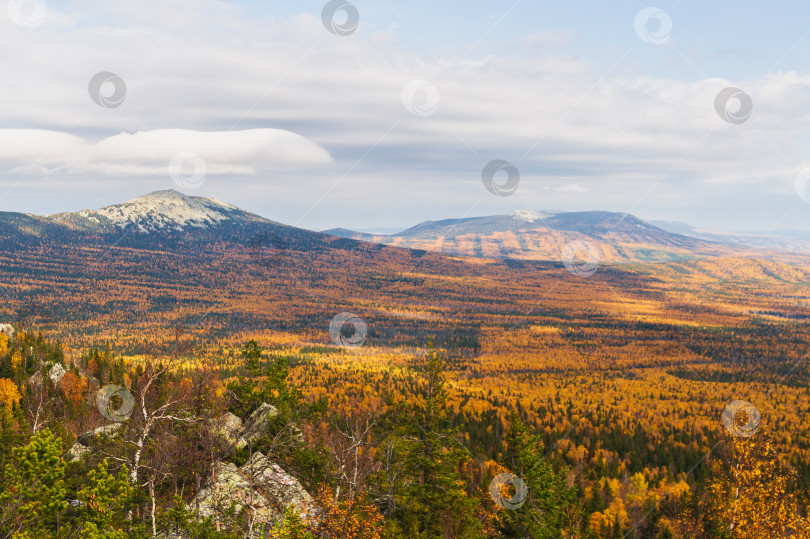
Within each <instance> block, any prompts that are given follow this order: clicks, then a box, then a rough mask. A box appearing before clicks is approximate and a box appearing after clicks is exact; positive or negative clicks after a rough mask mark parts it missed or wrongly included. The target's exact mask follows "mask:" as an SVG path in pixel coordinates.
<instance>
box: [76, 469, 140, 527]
mask: <svg viewBox="0 0 810 539" xmlns="http://www.w3.org/2000/svg"><path fill="white" fill-rule="evenodd" d="M128 473H129V471H128V470H127V467H126V466H123V467H122V468H121V470H120V471H119V472H118V476H117V477H116V476H114V475H110V474H109V473H108V471H107V461H106V460H104V461H102V462H101V463H100V464H99V465H98V468H97V469H95V470H91V471H90V473H88V474H87V479H88V484H87V485H85V486H84V488H82V489H81V490H80V491H79V493H78V497H79V501H81V502H82V511H81V520H82V529H81V534H80V537H81V538H82V539H95V538H96V537H109V538H112V539H124V538H126V537H127V535H128V534H127V533H126V531H125V528H126V525H127V521H126V509H127V505H128V503H129V501H130V499H131V498H132V494H133V492H134V488H133V487H132V486H131V485H130V483H129V481H128V480H127V474H128Z"/></svg>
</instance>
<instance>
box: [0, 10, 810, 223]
mask: <svg viewBox="0 0 810 539" xmlns="http://www.w3.org/2000/svg"><path fill="white" fill-rule="evenodd" d="M80 5H82V6H83V9H82V10H78V11H76V12H71V13H69V14H54V17H53V18H52V19H49V20H51V21H52V23H48V22H47V21H46V23H45V24H44V25H43V26H42V27H41V28H39V29H33V30H26V29H21V28H18V27H16V26H14V25H13V24H11V23H9V22H8V21H5V22H0V34H2V33H5V38H4V39H5V40H6V41H14V43H15V45H16V47H15V53H14V54H7V55H2V56H0V69H2V71H3V72H4V73H13V74H15V75H14V76H10V77H7V78H6V79H5V80H4V84H3V88H2V90H0V92H2V94H0V95H2V97H3V99H0V125H3V126H8V127H11V126H19V127H23V126H25V127H34V128H38V129H37V130H33V131H32V130H0V161H2V162H3V163H7V164H8V169H10V170H14V171H15V172H20V171H26V172H29V173H30V174H31V175H32V176H38V175H42V174H46V173H49V174H51V178H49V185H51V186H52V185H54V184H55V182H54V179H55V178H58V177H60V175H65V182H64V183H65V186H66V187H65V189H66V191H67V190H69V189H70V188H71V187H70V186H71V185H72V183H71V180H72V178H71V177H69V176H76V175H83V178H82V180H83V181H85V182H89V181H92V180H93V178H88V177H86V176H87V175H93V174H95V175H97V177H95V181H97V183H98V185H104V186H105V188H106V189H108V190H112V189H115V186H114V185H111V184H110V183H109V182H106V183H105V176H107V175H115V176H117V175H124V176H128V175H162V176H165V169H166V164H167V163H168V162H169V160H170V159H171V157H172V156H173V155H174V154H175V153H177V152H181V151H188V152H192V153H196V154H198V155H200V156H201V157H202V158H203V159H204V160H205V161H206V163H207V165H208V171H209V174H213V175H216V174H220V175H227V174H232V175H238V176H240V177H242V179H241V180H240V182H244V183H240V185H241V186H243V187H244V189H242V190H241V191H239V192H236V191H234V192H233V193H212V194H214V195H217V196H218V197H219V198H222V199H225V200H227V201H228V202H234V203H247V204H259V202H258V201H265V203H266V204H268V205H270V204H274V205H271V206H269V207H267V208H266V209H265V210H263V211H262V213H264V214H266V215H268V216H269V217H272V218H277V219H278V220H284V221H286V222H297V220H298V218H299V217H300V216H301V215H302V214H304V213H305V212H308V211H309V210H310V208H311V207H313V205H314V204H320V205H321V206H319V207H323V208H324V211H322V212H321V211H318V212H311V213H309V214H308V215H310V216H313V217H314V216H317V218H319V219H322V221H308V222H305V223H303V224H305V225H308V226H311V227H313V228H328V227H330V226H335V225H340V224H344V225H351V224H352V223H350V222H345V221H341V220H342V219H344V218H345V217H346V216H349V217H352V218H357V219H361V218H362V217H363V215H375V214H373V213H372V212H373V211H378V212H380V213H381V214H383V215H391V216H396V217H399V219H400V220H399V222H402V223H403V224H407V222H408V221H415V220H418V219H421V218H428V217H430V218H440V217H452V216H455V215H458V214H463V213H464V212H465V211H467V210H468V208H471V207H473V206H474V205H476V204H478V206H476V209H475V212H476V213H489V212H493V211H495V210H498V211H500V210H501V209H506V208H502V207H501V205H503V204H510V205H511V209H515V208H516V207H517V208H520V209H523V208H525V207H529V208H532V209H545V208H555V207H560V206H561V205H565V208H566V209H616V210H620V211H624V210H629V209H630V208H631V207H634V206H635V205H636V204H637V203H638V201H640V200H643V201H645V203H649V204H652V205H657V206H650V207H651V208H652V207H655V208H659V209H660V208H667V207H670V208H672V207H675V209H676V212H677V209H678V208H680V207H687V206H689V205H690V204H694V203H695V201H700V202H701V203H702V204H704V205H705V207H708V208H710V209H711V207H712V204H718V203H723V201H724V200H726V199H731V198H733V197H731V196H726V197H724V196H723V195H724V194H728V193H730V192H733V191H734V190H735V189H740V187H742V186H745V187H746V189H757V188H758V189H763V190H764V191H763V192H766V193H767V195H768V197H770V198H768V199H767V200H768V201H769V202H771V203H774V204H775V203H781V202H779V201H781V200H783V199H782V198H780V197H786V198H785V199H784V200H787V201H792V200H793V199H791V198H789V197H791V196H793V195H792V192H793V187H792V185H793V183H792V182H793V178H794V177H795V174H796V172H797V171H798V170H801V169H802V168H804V167H805V166H806V160H807V157H806V154H805V153H804V147H805V146H806V142H807V140H808V138H810V114H808V111H810V91H808V90H810V76H807V75H805V74H799V73H795V72H785V73H771V74H765V75H763V76H762V77H761V78H759V79H756V80H748V81H728V80H723V79H717V78H708V79H703V80H696V81H680V80H668V79H664V78H654V77H650V76H647V75H645V74H644V73H640V72H637V71H633V70H632V66H633V65H634V58H633V56H632V54H631V55H630V56H629V57H627V58H625V59H623V60H622V61H619V60H620V58H621V51H620V52H619V53H618V54H617V56H616V58H615V59H611V61H610V62H609V64H612V63H613V61H614V60H615V61H616V62H618V63H617V65H616V66H615V67H614V68H613V69H612V70H611V71H609V72H607V73H606V68H603V67H599V66H596V65H594V64H592V63H591V62H589V61H588V60H587V59H584V58H583V57H581V56H580V57H575V56H567V55H562V54H557V53H555V47H556V46H557V45H559V44H565V43H570V42H571V41H573V40H574V39H575V36H574V35H573V34H569V33H567V32H547V33H542V34H541V33H538V34H534V35H527V36H525V37H523V38H520V37H519V36H518V37H514V36H512V37H511V38H510V39H508V40H501V41H499V42H496V41H492V42H483V43H481V44H480V45H479V46H478V47H477V48H476V49H475V50H474V51H473V52H472V53H470V54H467V53H468V52H470V48H469V45H468V44H465V45H464V46H459V48H458V50H442V51H441V53H437V52H436V51H427V52H421V53H416V52H414V51H410V50H407V49H405V48H404V47H403V46H402V45H401V43H400V41H399V39H398V38H397V36H396V34H394V33H393V32H390V31H374V29H372V30H368V29H365V27H361V29H360V30H359V31H358V32H357V33H356V34H354V35H352V36H350V37H347V38H341V37H337V36H334V35H332V34H330V33H328V32H327V31H326V30H325V29H324V28H323V26H322V25H321V21H320V19H319V16H318V15H319V14H318V13H316V12H314V11H313V13H309V14H303V15H301V16H298V17H294V18H292V19H290V20H286V21H281V20H275V19H269V18H251V17H249V16H247V15H245V14H244V13H243V12H242V10H241V9H239V8H237V7H234V6H232V5H229V4H227V3H223V2H216V1H212V0H205V1H203V2H201V3H199V4H196V3H195V2H194V1H193V0H143V1H142V2H139V3H138V4H137V6H135V4H132V5H130V4H127V3H115V2H113V3H99V2H95V1H91V0H83V1H82V2H80ZM133 6H135V7H133ZM99 10H100V11H99ZM99 21H102V22H99ZM629 22H632V21H629ZM628 32H631V33H632V25H631V24H629V26H628ZM662 54H663V53H662ZM677 58H678V57H677V56H676V59H677ZM99 71H111V72H114V73H116V74H118V75H120V76H121V77H122V78H123V79H124V80H125V81H126V84H127V96H126V99H125V101H124V103H123V104H122V105H121V106H120V107H119V108H116V109H103V108H101V107H99V106H97V105H96V104H95V103H94V102H93V101H92V100H91V99H90V97H89V95H88V92H87V84H88V81H89V80H90V78H91V77H92V76H93V75H94V74H95V73H97V72H99ZM413 79H424V80H427V81H429V82H431V83H432V84H434V85H435V86H436V88H438V90H439V92H440V96H441V99H440V105H439V108H438V110H437V112H436V114H434V115H432V116H430V117H427V118H422V117H415V116H413V115H411V114H409V113H408V111H406V110H405V108H404V107H403V106H402V102H401V92H402V89H403V88H404V87H405V85H406V84H407V83H408V82H409V81H411V80H413ZM732 85H733V86H739V87H741V88H743V89H744V90H745V91H746V92H748V93H749V94H750V95H751V96H752V98H753V100H754V113H753V115H752V117H751V119H750V120H749V121H748V122H746V123H745V124H743V125H729V124H726V123H724V122H723V121H722V120H721V119H720V118H719V117H718V115H717V114H716V113H715V111H714V98H715V95H716V94H717V92H718V91H720V90H721V89H722V88H724V87H726V86H732ZM248 128H257V129H255V130H254V129H248ZM230 130H244V131H234V132H233V133H227V132H228V131H230ZM122 131H124V133H121V132H122ZM68 132H71V133H78V135H68V134H66V133H68ZM116 133H121V134H116ZM294 133H299V134H300V135H296V134H294ZM103 137H108V138H103ZM99 138H102V140H99V141H98V142H93V141H94V140H98V139H99ZM43 154H45V155H43ZM330 155H331V156H334V161H332V160H331V158H330ZM495 158H500V159H506V160H509V161H511V162H513V163H514V164H515V165H516V166H518V168H519V169H520V170H521V173H522V176H523V177H524V181H523V183H522V184H521V187H520V189H519V190H518V192H517V193H516V194H515V196H513V197H510V198H509V199H507V200H496V199H494V197H490V196H489V195H488V193H487V192H486V191H485V190H484V189H483V187H482V186H481V182H480V171H481V169H482V168H483V166H484V165H485V164H486V163H487V162H489V161H490V160H491V159H495ZM294 165H301V167H302V170H300V171H299V170H295V169H293V168H291V167H293V166H294ZM309 165H317V166H318V167H320V168H317V167H316V170H314V171H313V169H312V167H310V166H309ZM280 166H284V171H283V172H284V173H283V174H280V173H279V171H278V167H280ZM0 181H2V178H0ZM12 181H16V178H13V179H12ZM338 181H340V184H339V188H335V186H336V185H338V184H337V182H338ZM207 186H212V188H213V186H216V182H215V181H210V182H207ZM575 189H576V191H575ZM240 192H242V193H246V194H244V195H243V196H244V200H239V199H238V198H237V197H238V196H239V193H240ZM574 193H579V195H578V196H574ZM134 194H142V193H127V194H122V195H121V196H122V197H123V196H128V197H131V196H132V195H134ZM281 195H283V196H284V197H286V198H283V197H282V196H281ZM229 196H231V198H230V199H229ZM747 196H750V197H752V200H753V199H754V198H756V196H757V194H756V193H753V194H749V195H747ZM427 199H430V202H429V204H428V203H426V200H427ZM572 200H573V202H572ZM762 200H763V204H764V200H765V199H762ZM276 201H278V202H276ZM105 202H113V201H111V200H106V201H105ZM758 202H759V200H758ZM574 203H576V204H578V205H579V207H578V208H574V207H572V206H571V205H572V204H574ZM428 205H431V211H433V212H434V213H433V214H431V215H421V214H419V215H417V214H415V213H413V211H409V209H408V208H420V210H418V211H421V208H425V207H428ZM676 206H677V207H676ZM705 207H704V210H705ZM380 208H382V210H381V209H380ZM385 208H391V211H390V212H386V211H385ZM251 209H254V210H257V211H258V209H259V208H257V207H256V206H252V208H251ZM53 210H58V208H54V209H52V210H51V211H53ZM724 211H725V212H726V213H728V211H730V210H718V211H716V212H707V213H712V214H717V215H720V214H723V213H724ZM769 218H770V217H766V218H765V219H769ZM406 219H407V220H408V221H405V220H406ZM367 224H369V225H372V224H376V223H372V222H369V223H367ZM383 224H386V223H383Z"/></svg>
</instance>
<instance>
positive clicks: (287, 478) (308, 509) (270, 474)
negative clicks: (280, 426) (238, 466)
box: [242, 452, 320, 522]
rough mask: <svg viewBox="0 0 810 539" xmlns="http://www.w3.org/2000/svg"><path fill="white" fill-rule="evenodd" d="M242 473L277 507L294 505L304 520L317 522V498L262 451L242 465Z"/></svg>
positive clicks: (283, 508)
mask: <svg viewBox="0 0 810 539" xmlns="http://www.w3.org/2000/svg"><path fill="white" fill-rule="evenodd" d="M242 473H244V474H245V475H247V476H248V477H250V478H251V480H252V481H253V482H255V483H256V484H257V485H259V487H260V488H261V489H262V491H263V492H264V495H265V496H267V497H268V499H270V500H271V501H272V502H273V503H274V504H275V505H276V507H280V508H281V510H282V511H283V510H285V509H287V508H289V507H292V508H293V509H294V510H295V512H296V513H298V514H299V515H300V516H301V517H302V519H303V520H304V522H316V521H317V520H318V515H319V514H320V511H319V509H318V507H317V505H316V504H315V500H314V499H312V496H310V495H309V492H307V491H306V490H304V487H303V486H301V483H299V482H298V479H296V478H295V477H293V476H292V475H290V474H288V473H287V472H285V471H284V470H283V469H281V467H280V466H279V465H278V464H276V463H275V462H271V461H269V460H268V459H267V457H265V456H264V455H263V454H262V453H259V452H257V453H254V454H253V456H252V457H251V458H250V460H249V461H248V462H247V463H246V464H245V465H244V466H243V467H242Z"/></svg>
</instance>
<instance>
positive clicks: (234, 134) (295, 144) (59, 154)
mask: <svg viewBox="0 0 810 539" xmlns="http://www.w3.org/2000/svg"><path fill="white" fill-rule="evenodd" d="M181 152H189V153H193V154H195V155H198V156H200V158H202V159H203V160H205V163H206V165H207V168H208V173H209V174H256V173H259V172H261V171H262V170H266V169H269V168H274V167H283V166H302V165H322V164H327V163H331V162H332V157H331V156H330V155H329V152H327V151H326V150H325V149H323V148H322V147H321V146H319V145H318V144H316V143H314V142H312V141H311V140H309V139H307V138H306V137H303V136H301V135H299V134H297V133H293V132H291V131H285V130H281V129H247V130H242V131H191V130H186V129H158V130H155V131H139V132H137V133H125V132H122V133H120V134H118V135H114V136H111V137H108V138H105V139H102V140H99V141H90V140H87V139H85V138H83V137H80V136H77V135H72V134H69V133H64V132H61V131H47V130H41V129H0V163H5V164H7V165H8V167H9V169H10V171H11V172H23V173H25V172H27V173H36V174H53V173H57V172H60V173H69V174H70V173H73V174H85V173H102V174H111V175H122V176H126V175H165V174H166V168H167V166H168V165H169V163H170V162H171V160H172V159H173V158H174V156H175V155H177V154H178V153H181Z"/></svg>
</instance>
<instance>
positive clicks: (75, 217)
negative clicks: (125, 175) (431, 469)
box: [45, 189, 264, 233]
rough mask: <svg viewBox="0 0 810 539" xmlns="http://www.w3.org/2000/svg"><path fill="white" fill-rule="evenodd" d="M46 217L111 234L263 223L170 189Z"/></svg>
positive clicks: (221, 205) (244, 213)
mask: <svg viewBox="0 0 810 539" xmlns="http://www.w3.org/2000/svg"><path fill="white" fill-rule="evenodd" d="M45 218H46V219H48V220H50V221H52V222H54V223H58V224H62V225H65V226H67V227H69V228H72V229H75V230H83V231H95V232H114V231H116V230H123V229H127V228H129V227H135V228H136V229H137V231H138V232H143V233H149V232H155V231H159V230H176V231H183V230H185V229H187V228H189V227H192V228H207V227H209V226H214V225H217V224H219V223H222V222H224V221H239V222H245V221H258V220H264V219H262V218H261V217H258V216H256V215H253V214H250V213H248V212H245V211H242V210H240V209H239V208H237V207H235V206H231V205H230V204H226V203H224V202H220V201H218V200H214V199H210V198H203V197H192V196H188V195H184V194H183V193H178V192H177V191H174V190H171V189H169V190H166V191H156V192H154V193H149V194H148V195H144V196H140V197H138V198H135V199H133V200H130V201H129V202H124V203H123V204H116V205H114V206H107V207H105V208H101V209H98V210H82V211H78V212H71V213H59V214H56V215H49V216H46V217H45Z"/></svg>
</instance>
